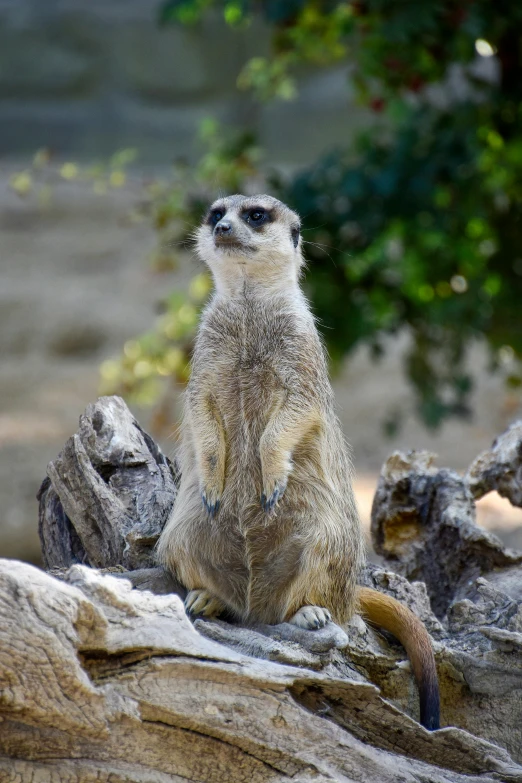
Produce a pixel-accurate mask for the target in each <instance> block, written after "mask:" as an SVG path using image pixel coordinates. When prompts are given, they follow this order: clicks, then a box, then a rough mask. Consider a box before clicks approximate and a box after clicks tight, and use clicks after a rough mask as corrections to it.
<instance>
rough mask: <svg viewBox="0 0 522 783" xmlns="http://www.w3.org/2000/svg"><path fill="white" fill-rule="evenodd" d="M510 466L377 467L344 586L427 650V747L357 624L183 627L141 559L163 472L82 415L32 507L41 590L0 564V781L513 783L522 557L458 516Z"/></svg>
mask: <svg viewBox="0 0 522 783" xmlns="http://www.w3.org/2000/svg"><path fill="white" fill-rule="evenodd" d="M521 464H522V423H518V424H516V425H513V427H511V428H510V430H508V432H507V433H505V434H504V435H502V436H501V437H500V438H499V439H498V440H497V442H496V443H495V444H494V446H493V448H492V449H491V451H489V452H486V453H484V454H482V455H480V457H478V458H477V460H476V461H475V462H474V463H473V465H472V466H471V467H470V469H469V471H468V473H467V475H466V476H465V477H461V476H459V475H458V474H456V473H453V472H452V471H448V470H441V469H438V468H436V467H435V464H434V458H433V455H429V454H427V453H416V454H415V453H410V454H399V453H396V454H393V455H392V456H391V457H390V459H389V460H388V461H387V463H386V464H385V466H384V468H383V471H382V474H381V478H380V482H379V487H378V491H377V493H376V497H375V502H374V508H373V525H372V535H373V539H374V543H375V546H376V548H377V550H378V551H379V552H380V553H381V554H382V555H383V557H384V558H385V564H384V566H383V567H379V568H377V567H375V566H374V567H368V568H367V569H366V570H365V572H364V574H363V575H362V580H363V581H364V582H365V583H366V584H369V585H371V586H375V587H377V588H378V589H380V590H383V591H384V592H387V593H389V594H390V595H393V596H395V597H397V598H399V599H400V600H401V601H403V602H404V603H406V604H407V605H408V606H410V608H411V609H412V610H413V611H415V612H416V613H417V614H418V615H419V616H420V617H421V618H422V620H423V621H424V622H425V624H426V626H427V627H428V630H429V631H430V633H431V634H432V637H433V640H434V648H435V653H436V659H437V665H438V670H439V678H440V684H441V697H442V699H441V712H442V722H443V725H444V726H445V728H442V729H441V730H440V731H437V732H432V733H429V732H427V731H426V730H425V729H424V728H422V727H421V726H420V725H419V724H418V723H417V722H416V716H417V694H416V692H415V686H414V684H413V679H412V675H411V671H410V667H409V664H408V663H407V661H406V660H405V654H404V651H403V650H402V648H401V647H400V646H399V645H398V644H396V643H395V642H394V641H393V640H391V639H390V638H385V637H384V636H383V635H382V634H380V633H378V632H377V631H375V630H373V629H371V628H369V627H367V626H366V625H365V623H364V622H363V620H362V619H361V618H359V617H356V618H354V619H353V620H352V622H351V623H350V624H349V626H347V627H346V628H344V629H340V628H338V627H337V626H335V625H333V624H329V625H328V626H327V627H326V628H324V629H323V630H322V631H319V632H315V631H314V632H308V631H302V630H299V629H297V628H294V627H293V626H290V625H287V624H283V625H279V626H272V627H269V626H256V627H250V628H245V627H241V626H238V625H234V624H231V623H228V622H224V621H202V620H197V621H196V623H195V624H194V625H193V624H192V623H191V622H190V620H189V619H188V618H187V616H186V615H185V612H184V610H183V603H182V598H183V588H182V587H181V586H180V585H178V584H176V583H175V582H174V581H173V580H172V578H171V577H170V576H169V575H168V574H166V573H165V572H164V571H162V570H161V569H160V568H158V567H156V565H155V562H154V553H153V549H154V544H155V542H156V540H157V538H158V536H159V534H160V532H161V529H162V526H163V524H164V522H165V520H166V518H167V516H168V513H169V510H170V508H171V507H172V504H173V503H174V502H175V499H176V491H177V486H178V481H179V475H178V471H177V469H176V466H175V464H173V463H171V462H170V461H169V460H168V459H166V458H165V457H164V456H163V455H162V454H161V452H160V450H159V449H158V447H157V446H156V445H155V443H154V442H153V441H152V439H151V438H150V437H149V436H148V435H147V434H146V433H144V432H143V430H142V429H141V428H140V427H139V425H138V423H137V422H136V420H135V419H134V418H133V416H132V415H131V414H130V412H129V411H128V409H127V408H126V406H125V404H124V403H123V401H122V400H120V399H118V398H115V397H111V398H101V399H100V400H99V401H98V402H97V403H96V404H94V405H90V406H89V407H88V408H87V411H86V412H85V414H84V415H83V416H82V417H81V419H80V428H79V431H78V433H77V434H76V435H74V436H73V437H72V438H71V439H70V440H69V441H68V442H67V443H66V445H65V447H64V449H63V451H62V453H61V454H60V455H59V457H58V458H57V459H56V460H54V461H53V462H52V463H50V465H49V467H48V477H47V478H46V480H45V481H44V482H43V484H42V487H41V490H40V493H39V501H40V520H39V529H40V536H41V541H42V551H43V556H44V561H45V564H46V567H47V569H48V573H44V572H43V571H40V570H38V569H36V568H33V567H32V566H29V565H27V564H23V563H19V562H16V561H8V560H0V782H1V783H3V781H10V782H12V783H26V782H27V783H29V782H30V783H39V781H42V782H43V781H45V782H46V783H54V781H60V782H61V781H67V783H83V782H84V781H85V783H95V782H96V783H109V781H110V783H123V782H124V781H125V783H130V782H131V781H133V782H134V781H136V783H182V782H183V783H185V782H186V781H190V782H192V781H203V782H205V783H206V782H207V781H208V782H209V783H236V781H237V782H238V783H239V781H249V783H250V782H252V783H257V781H285V780H290V779H291V780H292V781H294V783H305V782H307V781H310V783H312V781H313V783H319V782H322V781H359V782H360V783H370V782H371V783H374V782H375V783H387V782H388V781H389V782H390V783H392V782H393V783H397V782H398V781H401V782H402V781H404V782H405V783H406V782H407V783H409V782H410V781H412V782H413V781H418V782H419V783H420V781H423V782H424V783H428V782H429V783H439V782H440V783H442V782H443V781H444V782H446V781H455V783H460V782H461V781H462V783H464V781H466V783H472V782H474V781H482V783H488V782H489V781H521V783H522V554H520V553H515V552H510V551H507V550H505V549H504V548H503V547H502V545H501V543H500V542H499V541H498V539H496V538H495V537H494V536H492V535H490V534H487V533H485V532H484V531H481V530H480V529H479V528H477V526H476V525H475V514H474V499H475V498H476V497H479V496H481V495H482V494H484V493H485V492H488V491H489V490H490V489H492V488H496V489H498V491H499V492H501V494H504V495H505V496H507V497H509V499H510V500H511V502H512V503H514V504H517V505H521V501H522V483H521V482H522V476H521V472H522V468H521ZM410 580H415V581H410Z"/></svg>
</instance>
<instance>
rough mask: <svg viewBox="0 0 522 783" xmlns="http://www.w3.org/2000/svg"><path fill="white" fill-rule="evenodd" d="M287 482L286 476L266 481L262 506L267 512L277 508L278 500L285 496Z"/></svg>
mask: <svg viewBox="0 0 522 783" xmlns="http://www.w3.org/2000/svg"><path fill="white" fill-rule="evenodd" d="M286 484H287V479H286V478H285V479H280V480H279V481H275V480H272V481H269V482H267V483H265V485H264V489H263V492H262V493H261V507H262V509H263V511H265V512H266V513H267V514H268V513H270V511H272V509H274V508H275V506H276V505H277V502H278V501H279V500H280V499H281V498H282V497H283V495H284V493H285V489H286Z"/></svg>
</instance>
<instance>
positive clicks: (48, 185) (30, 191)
mask: <svg viewBox="0 0 522 783" xmlns="http://www.w3.org/2000/svg"><path fill="white" fill-rule="evenodd" d="M136 155H137V151H136V150H135V149H122V150H119V151H118V152H116V153H115V154H114V155H113V156H112V157H111V158H110V160H109V161H107V162H99V163H94V164H92V165H89V166H82V165H79V164H78V163H73V162H72V161H66V162H65V163H60V164H59V165H58V166H57V165H56V164H55V162H54V161H53V155H52V153H51V150H49V149H47V148H45V147H44V148H42V149H40V150H38V151H37V152H36V154H35V155H34V156H33V160H32V162H31V165H29V166H27V168H25V169H23V170H22V171H17V172H15V173H14V174H13V175H12V176H11V178H10V180H9V185H10V187H11V189H12V190H14V191H15V193H17V194H18V195H19V196H20V197H21V198H26V197H31V198H35V199H36V201H37V203H38V204H39V205H40V206H41V207H44V208H45V207H47V206H49V205H50V203H51V202H52V197H53V187H55V186H56V185H57V184H58V183H59V182H82V183H90V184H91V185H92V189H93V191H94V192H95V193H96V194H98V195H105V194H106V193H109V192H110V190H111V189H113V188H122V187H123V186H124V185H125V183H126V181H127V173H126V169H127V168H128V166H129V165H130V164H131V163H133V162H134V161H135V160H136Z"/></svg>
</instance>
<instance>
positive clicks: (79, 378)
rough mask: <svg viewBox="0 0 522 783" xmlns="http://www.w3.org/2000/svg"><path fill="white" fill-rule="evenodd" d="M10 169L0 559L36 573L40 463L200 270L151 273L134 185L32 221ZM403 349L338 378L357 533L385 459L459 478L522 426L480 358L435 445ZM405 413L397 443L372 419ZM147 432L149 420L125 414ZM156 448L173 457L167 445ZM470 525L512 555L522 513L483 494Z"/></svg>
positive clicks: (4, 256) (35, 212) (0, 372)
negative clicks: (420, 462) (119, 357)
mask: <svg viewBox="0 0 522 783" xmlns="http://www.w3.org/2000/svg"><path fill="white" fill-rule="evenodd" d="M12 170H13V169H12V168H9V169H5V168H4V169H3V170H1V169H0V509H1V512H0V555H1V556H8V557H18V558H21V559H27V560H30V561H32V562H38V558H39V545H38V537H37V530H36V522H37V504H36V500H35V495H36V492H37V490H38V487H39V484H40V482H41V480H42V479H43V477H44V476H45V470H46V465H47V462H48V461H49V460H50V459H52V458H53V457H54V456H56V454H57V453H58V451H59V450H60V448H61V446H62V444H63V443H64V441H65V440H66V439H67V437H68V436H69V435H71V434H72V433H73V432H74V431H75V429H76V427H77V422H78V417H79V415H80V413H81V412H82V411H83V410H84V408H85V406H86V405H87V404H88V403H89V402H90V401H92V400H94V399H95V398H96V396H97V394H98V383H99V380H98V367H99V365H100V363H101V361H103V359H105V358H107V357H110V356H113V355H115V354H117V353H118V351H119V349H120V347H121V346H122V345H123V343H124V342H125V340H127V339H129V338H131V337H133V336H134V335H136V334H138V333H140V332H141V331H144V330H145V329H147V328H149V327H150V326H151V324H152V322H153V320H154V318H155V316H156V307H157V303H158V301H159V300H160V299H161V298H162V296H164V295H165V293H166V292H168V291H169V290H170V289H171V288H173V287H180V288H183V287H185V286H186V285H187V282H188V280H189V279H190V277H191V275H192V274H193V273H195V271H196V267H195V266H194V262H193V261H186V262H185V264H184V265H182V267H181V268H180V269H179V270H178V271H177V272H175V273H169V274H168V275H158V274H153V273H152V272H151V268H150V264H149V263H148V261H147V259H148V257H149V255H150V253H151V252H152V250H153V248H154V244H155V239H154V236H153V233H152V231H151V230H150V227H149V226H148V225H147V224H146V223H139V224H136V223H132V222H131V221H129V219H128V215H129V210H130V209H131V208H132V207H133V206H135V205H136V203H137V202H138V201H139V199H140V197H141V194H142V185H141V181H140V178H139V177H137V178H135V179H134V180H133V181H131V183H130V184H128V185H126V186H125V187H124V188H121V189H118V190H113V191H110V192H109V194H108V195H106V196H99V195H95V194H94V193H93V192H92V189H91V187H90V186H88V185H86V184H82V185H78V184H70V183H69V184H63V185H60V186H58V187H56V188H54V191H53V201H52V204H51V206H50V207H48V208H47V209H46V210H45V211H42V210H41V209H40V208H39V207H38V205H37V204H36V203H35V201H34V200H31V199H21V198H20V197H19V196H17V195H16V194H14V193H13V192H12V191H10V190H9V188H8V179H9V176H10V175H11V174H12ZM403 348H404V339H403V340H399V341H395V342H393V343H390V346H389V351H388V353H387V355H386V357H385V359H384V360H383V361H382V362H380V363H379V364H373V363H372V362H371V361H370V359H369V357H368V355H367V352H366V351H364V350H361V351H359V352H358V353H357V354H356V355H355V356H354V357H353V358H352V359H351V360H350V361H349V362H348V363H347V364H346V366H345V367H344V369H343V371H342V373H341V374H340V376H339V377H338V378H336V379H335V382H334V386H335V391H336V397H337V400H338V403H339V409H340V416H341V419H342V422H343V426H344V429H345V432H346V435H347V437H348V439H349V440H350V442H351V444H352V446H353V449H354V454H355V464H356V469H357V474H358V478H357V481H356V494H357V498H358V502H359V506H360V509H361V514H362V517H363V520H364V522H365V525H366V526H367V525H368V521H369V518H370V510H371V502H372V498H373V492H374V488H375V485H376V482H377V477H378V472H379V469H380V466H381V464H382V462H383V460H384V459H385V458H386V456H387V455H388V454H389V453H390V452H391V451H393V450H395V449H402V450H408V449H411V448H427V449H430V450H432V451H434V452H436V453H437V454H439V464H440V465H441V466H442V465H446V466H449V467H452V468H455V469H457V470H465V469H466V467H467V466H468V464H469V463H470V462H471V460H472V459H473V458H474V457H475V456H476V454H477V453H479V452H480V451H481V450H483V449H485V448H487V447H488V446H489V445H490V443H491V441H492V440H493V438H494V437H495V435H497V434H498V433H499V432H501V431H502V430H503V429H504V428H505V427H506V426H507V425H508V424H509V422H510V421H512V420H513V419H514V418H516V417H517V416H519V417H520V416H522V406H521V400H520V397H513V396H512V395H510V394H507V393H506V392H505V390H504V388H503V387H502V384H501V382H500V380H499V379H498V378H493V377H491V376H489V375H487V373H486V371H485V369H484V366H485V358H484V355H483V352H482V351H480V349H477V350H476V351H475V352H474V354H473V358H472V361H473V364H474V366H476V367H477V368H478V383H477V389H476V393H475V395H474V403H475V416H474V419H473V421H471V422H453V423H450V424H447V425H445V426H444V427H443V428H442V430H441V431H440V432H439V433H437V434H436V435H433V434H430V433H428V432H426V430H425V429H424V428H423V427H422V426H421V425H420V423H419V422H418V421H417V420H416V419H415V417H414V415H413V412H412V411H413V401H412V399H411V396H410V391H409V389H408V387H407V385H406V384H405V382H404V379H403V377H402V373H401V355H402V351H403ZM397 406H400V407H401V408H402V409H403V410H404V411H406V414H407V415H406V420H405V425H404V427H403V429H402V430H401V432H400V433H399V434H398V435H397V436H395V437H394V438H393V439H391V440H390V439H386V438H385V437H384V435H383V433H382V426H381V424H382V420H383V418H384V417H385V416H386V414H387V413H388V411H389V410H390V409H391V408H393V407H397ZM135 412H136V413H137V415H138V416H139V417H140V420H141V421H143V422H144V424H145V426H147V425H148V423H149V413H148V412H147V411H139V410H138V411H135ZM163 446H164V447H165V449H166V450H167V451H168V450H171V449H172V447H173V440H172V439H171V438H165V439H164V443H163ZM478 517H479V522H480V524H483V525H484V526H485V527H488V528H489V529H493V530H495V531H496V532H497V533H499V534H500V535H501V537H502V538H503V539H504V540H505V541H506V542H507V543H509V544H510V545H511V546H515V547H519V548H522V510H519V509H513V508H511V506H510V505H509V503H508V502H507V501H503V500H502V499H500V498H499V497H498V496H495V495H493V494H492V495H489V496H488V497H486V498H484V499H483V500H482V501H481V502H480V504H479V507H478Z"/></svg>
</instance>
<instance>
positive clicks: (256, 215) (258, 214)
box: [248, 209, 266, 225]
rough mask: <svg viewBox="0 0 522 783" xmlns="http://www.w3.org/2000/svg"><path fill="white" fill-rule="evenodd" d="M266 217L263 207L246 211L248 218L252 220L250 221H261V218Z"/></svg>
mask: <svg viewBox="0 0 522 783" xmlns="http://www.w3.org/2000/svg"><path fill="white" fill-rule="evenodd" d="M265 218H266V212H265V210H264V209H251V210H250V212H249V213H248V219H249V220H251V221H252V223H257V224H258V225H259V223H262V222H263V220H265Z"/></svg>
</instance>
